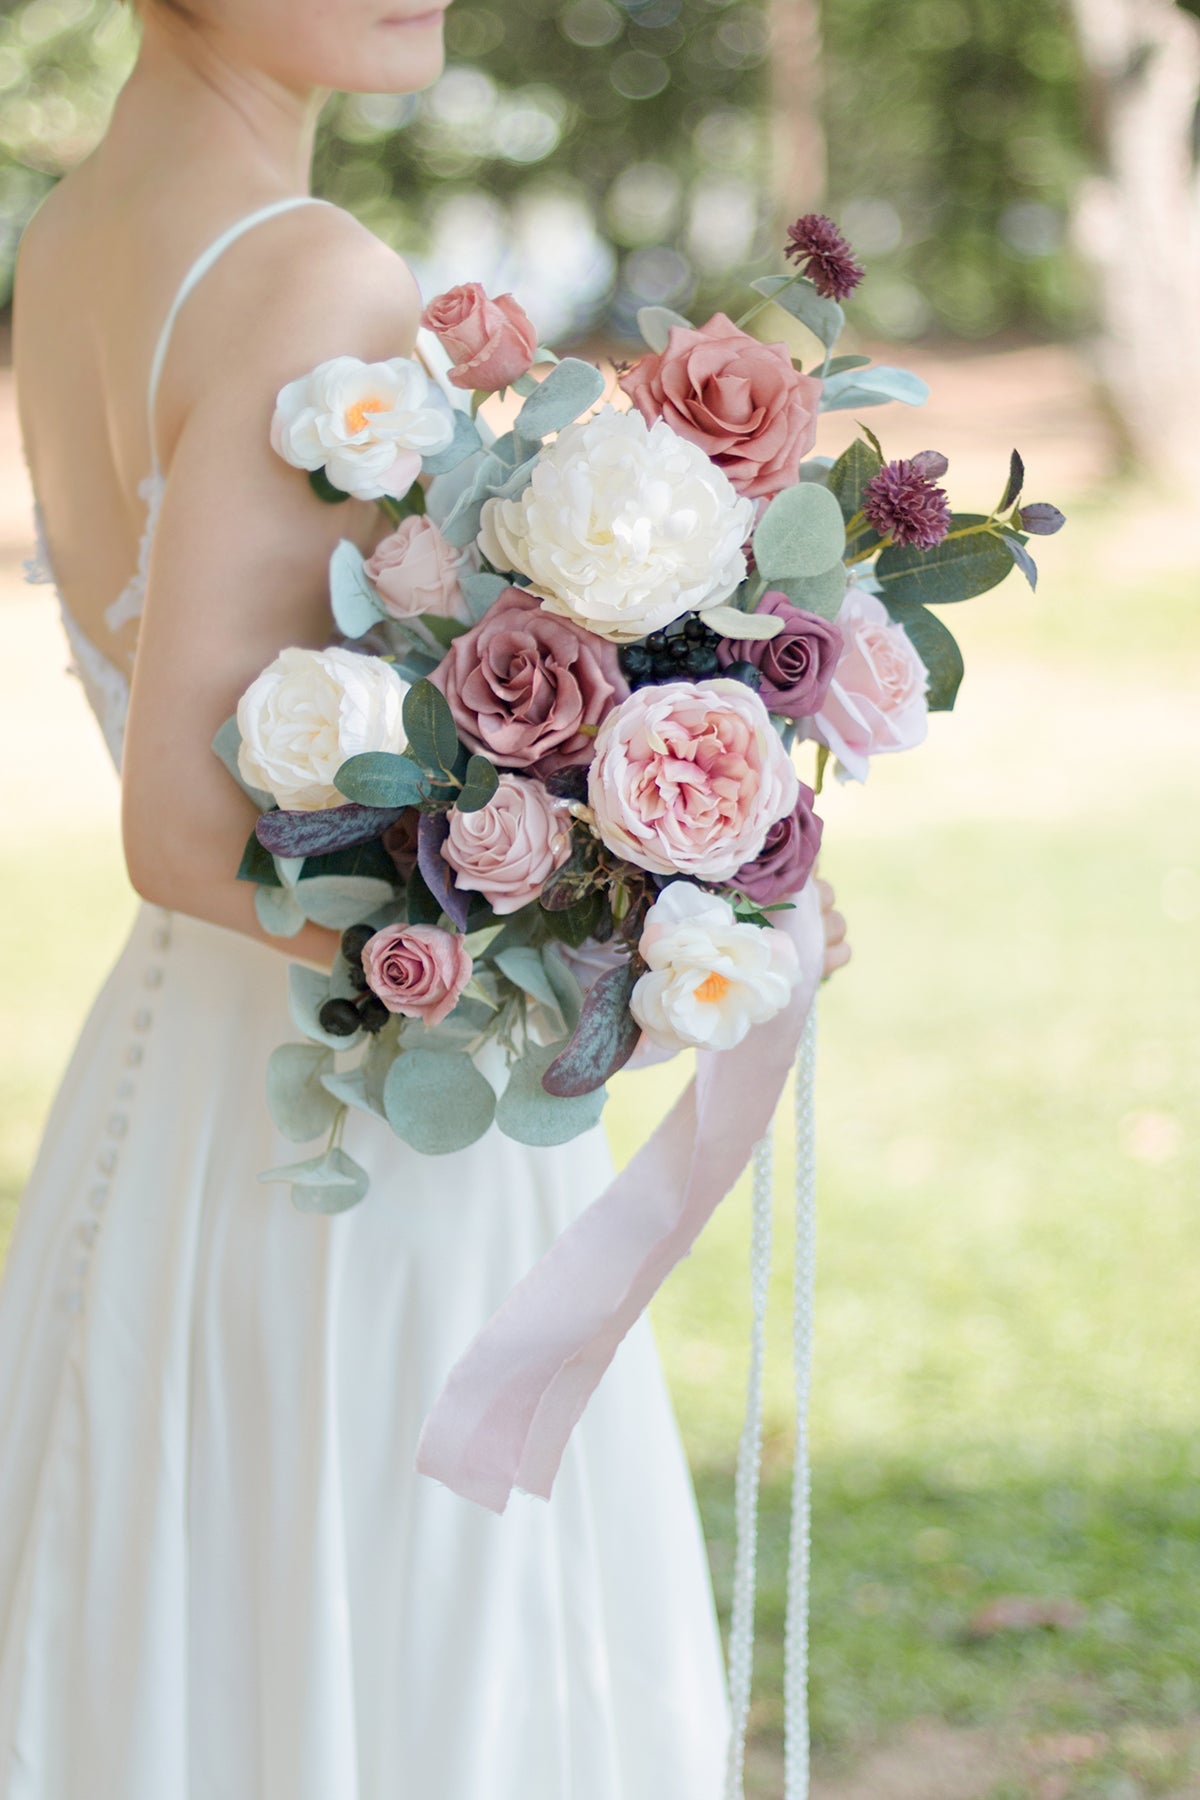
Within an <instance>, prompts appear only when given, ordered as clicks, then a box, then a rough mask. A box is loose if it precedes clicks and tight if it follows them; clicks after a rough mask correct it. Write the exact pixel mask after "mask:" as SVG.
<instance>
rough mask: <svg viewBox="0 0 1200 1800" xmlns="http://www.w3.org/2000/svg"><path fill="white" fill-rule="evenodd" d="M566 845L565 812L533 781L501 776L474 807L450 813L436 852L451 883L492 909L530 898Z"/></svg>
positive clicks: (514, 906) (516, 904)
mask: <svg viewBox="0 0 1200 1800" xmlns="http://www.w3.org/2000/svg"><path fill="white" fill-rule="evenodd" d="M570 849H571V832H570V816H569V814H568V813H567V811H566V808H565V807H564V806H563V804H562V802H561V801H557V800H553V799H551V797H550V795H549V794H548V793H547V792H546V790H545V788H544V787H542V786H540V784H539V783H538V782H536V781H526V780H524V779H523V778H522V777H521V776H519V775H501V777H500V785H499V787H498V788H497V789H496V792H495V794H494V795H493V796H492V798H491V799H490V800H489V801H488V803H487V805H486V806H481V807H480V808H479V811H478V812H470V813H464V812H458V811H455V812H452V813H451V814H450V835H449V836H448V837H447V839H446V841H445V843H444V844H443V845H442V855H443V856H444V857H445V859H446V861H447V862H448V863H449V864H450V867H451V868H452V869H453V870H454V877H455V886H456V887H459V888H465V889H467V890H468V891H470V892H474V893H478V894H482V895H483V897H484V899H485V900H486V901H487V903H488V905H489V906H490V907H491V909H492V911H493V912H495V913H511V912H516V911H517V910H518V908H520V907H522V906H525V905H527V904H528V902H529V901H530V900H535V899H536V898H537V896H538V895H539V894H540V893H541V891H542V889H543V887H544V886H545V884H546V882H547V881H548V880H549V878H550V876H551V875H552V874H553V873H554V871H555V869H557V868H558V867H559V865H560V864H561V863H564V862H565V861H566V860H567V857H568V855H569V854H570Z"/></svg>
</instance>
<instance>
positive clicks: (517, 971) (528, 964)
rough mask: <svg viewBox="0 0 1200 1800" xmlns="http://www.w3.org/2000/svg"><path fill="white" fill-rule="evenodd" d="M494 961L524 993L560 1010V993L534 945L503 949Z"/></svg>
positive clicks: (544, 1004) (502, 972) (503, 973)
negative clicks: (556, 989)
mask: <svg viewBox="0 0 1200 1800" xmlns="http://www.w3.org/2000/svg"><path fill="white" fill-rule="evenodd" d="M492 961H493V962H494V963H495V965H496V967H497V968H498V969H499V971H500V973H501V974H502V975H505V976H507V978H508V980H509V981H511V982H512V984H513V986H514V987H519V988H520V989H521V990H522V992H523V993H526V994H530V995H532V997H533V998H534V999H535V1000H539V1001H541V1003H542V1005H543V1006H549V1007H553V1008H554V1010H555V1011H557V1010H558V995H557V994H556V993H555V991H554V988H553V986H552V984H551V982H550V978H549V976H548V975H547V973H546V966H545V964H544V963H543V961H542V953H541V951H540V950H535V949H533V947H532V946H527V947H525V948H524V949H521V948H513V949H511V950H501V951H500V952H499V954H498V955H496V956H494V957H493V958H492Z"/></svg>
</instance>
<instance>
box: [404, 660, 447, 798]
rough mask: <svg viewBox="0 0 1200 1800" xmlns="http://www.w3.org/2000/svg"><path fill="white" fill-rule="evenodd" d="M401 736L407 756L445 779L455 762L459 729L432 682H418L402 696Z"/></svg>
mask: <svg viewBox="0 0 1200 1800" xmlns="http://www.w3.org/2000/svg"><path fill="white" fill-rule="evenodd" d="M403 716H404V733H405V736H406V737H407V739H408V747H409V752H410V754H411V755H412V756H413V757H415V758H416V760H417V761H418V762H419V763H421V764H422V766H423V767H424V768H425V769H426V770H429V771H431V772H434V773H436V774H439V775H448V774H450V772H451V771H452V770H453V768H454V765H455V763H456V762H457V760H458V727H457V726H456V725H455V723H454V714H453V713H452V712H451V711H450V706H449V702H448V701H447V699H446V696H445V695H444V694H443V693H441V691H440V690H439V689H438V688H435V687H434V685H433V683H432V681H417V682H414V683H413V685H412V687H410V688H409V690H408V692H407V694H405V696H404V715H403Z"/></svg>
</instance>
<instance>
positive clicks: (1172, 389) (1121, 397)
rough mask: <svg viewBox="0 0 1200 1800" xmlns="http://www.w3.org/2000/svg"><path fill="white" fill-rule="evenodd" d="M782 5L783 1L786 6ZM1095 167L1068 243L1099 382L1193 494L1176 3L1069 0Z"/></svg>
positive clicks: (1194, 236)
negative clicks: (1074, 249) (1094, 283)
mask: <svg viewBox="0 0 1200 1800" xmlns="http://www.w3.org/2000/svg"><path fill="white" fill-rule="evenodd" d="M784 3H785V4H786V0H784ZM1072 5H1073V8H1074V13H1075V18H1076V23H1077V27H1078V32H1079V39H1080V43H1081V46H1082V49H1083V55H1084V60H1085V63H1086V66H1087V70H1088V75H1089V77H1090V82H1091V99H1092V109H1093V118H1094V124H1095V131H1096V137H1097V140H1098V147H1099V150H1100V157H1101V167H1102V171H1103V172H1102V173H1100V174H1098V175H1096V176H1095V177H1094V178H1093V179H1092V180H1090V181H1089V182H1088V183H1086V184H1085V186H1084V188H1083V190H1082V192H1081V194H1080V197H1079V204H1078V211H1077V217H1076V229H1077V237H1078V241H1079V243H1080V246H1081V248H1082V249H1083V251H1084V254H1085V255H1086V256H1087V257H1088V258H1089V260H1090V261H1091V263H1092V265H1093V266H1094V268H1095V270H1096V273H1097V277H1098V299H1099V310H1100V316H1101V338H1100V342H1099V346H1098V349H1099V359H1100V370H1101V375H1102V377H1103V379H1104V381H1105V383H1106V386H1107V388H1108V391H1109V394H1110V397H1111V400H1112V404H1113V406H1114V408H1115V411H1116V414H1117V416H1118V418H1119V420H1120V421H1121V423H1122V424H1123V426H1124V428H1125V431H1126V433H1127V436H1128V441H1129V446H1130V449H1131V450H1132V452H1133V454H1134V456H1135V457H1136V459H1137V460H1138V461H1139V462H1140V463H1141V464H1142V465H1143V466H1144V467H1146V468H1147V469H1149V470H1151V471H1153V472H1154V473H1156V474H1158V475H1160V476H1165V477H1167V479H1168V480H1169V481H1171V482H1172V483H1173V484H1175V483H1181V484H1185V485H1186V486H1187V487H1189V488H1190V489H1191V492H1192V494H1193V495H1196V494H1198V493H1200V136H1198V133H1197V122H1198V119H1200V110H1198V109H1200V20H1198V19H1196V18H1194V17H1192V16H1190V15H1189V14H1188V13H1186V12H1184V11H1183V10H1182V9H1181V8H1180V7H1179V6H1177V5H1176V4H1175V3H1174V0H1072Z"/></svg>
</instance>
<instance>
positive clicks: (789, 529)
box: [754, 484, 846, 581]
mask: <svg viewBox="0 0 1200 1800" xmlns="http://www.w3.org/2000/svg"><path fill="white" fill-rule="evenodd" d="M845 546H846V527H845V524H844V523H843V520H842V509H841V507H840V506H839V505H838V502H837V500H836V499H835V497H834V495H833V494H831V493H830V491H829V489H828V488H824V487H816V486H814V485H812V484H804V485H800V486H797V487H790V488H784V490H783V492H782V493H780V494H777V495H776V496H775V498H774V500H772V502H771V504H770V506H768V508H767V510H766V512H765V513H764V514H763V516H762V518H761V520H760V521H759V524H758V527H757V529H756V530H755V533H754V560H755V563H756V565H757V567H758V572H759V574H760V575H762V576H763V577H764V578H765V579H766V580H768V581H774V580H775V579H776V578H784V579H786V578H788V577H790V576H798V575H821V574H823V573H824V572H825V570H826V569H830V568H832V567H833V565H834V563H837V562H840V561H841V559H842V552H843V551H844V549H845Z"/></svg>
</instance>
